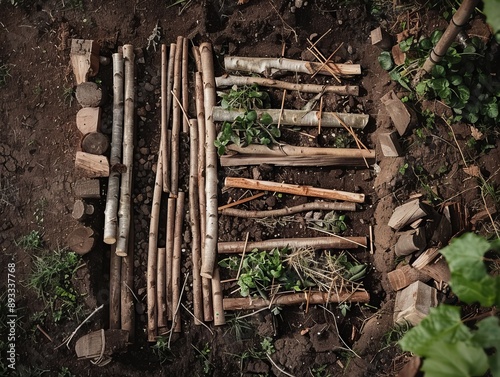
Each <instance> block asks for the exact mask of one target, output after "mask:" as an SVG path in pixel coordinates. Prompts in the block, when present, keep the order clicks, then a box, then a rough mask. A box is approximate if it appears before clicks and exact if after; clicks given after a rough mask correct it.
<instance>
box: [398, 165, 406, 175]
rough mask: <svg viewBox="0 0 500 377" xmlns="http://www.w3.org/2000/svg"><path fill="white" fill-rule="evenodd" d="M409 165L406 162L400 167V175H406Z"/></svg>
mask: <svg viewBox="0 0 500 377" xmlns="http://www.w3.org/2000/svg"><path fill="white" fill-rule="evenodd" d="M408 166H409V165H408V163H407V162H405V163H404V164H403V165H401V166H400V168H399V169H398V171H399V174H401V175H405V174H406V170H407V169H408Z"/></svg>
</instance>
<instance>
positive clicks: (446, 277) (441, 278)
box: [420, 258, 451, 283]
mask: <svg viewBox="0 0 500 377" xmlns="http://www.w3.org/2000/svg"><path fill="white" fill-rule="evenodd" d="M420 271H422V272H423V273H424V274H426V275H429V276H430V277H431V278H433V279H434V280H435V281H437V282H438V283H442V282H444V283H448V282H449V281H450V279H451V272H450V267H449V266H448V263H446V260H445V259H444V258H438V260H437V261H435V262H433V263H430V264H428V265H426V266H424V267H422V268H421V269H420Z"/></svg>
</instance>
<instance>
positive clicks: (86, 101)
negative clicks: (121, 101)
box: [75, 82, 104, 107]
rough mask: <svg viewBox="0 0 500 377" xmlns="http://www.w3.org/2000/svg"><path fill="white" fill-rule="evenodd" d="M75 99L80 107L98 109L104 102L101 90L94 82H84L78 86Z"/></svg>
mask: <svg viewBox="0 0 500 377" xmlns="http://www.w3.org/2000/svg"><path fill="white" fill-rule="evenodd" d="M75 97H76V100H77V101H78V103H79V104H80V106H82V107H99V106H101V105H102V104H103V102H104V96H103V93H102V88H101V87H99V85H97V84H96V83H95V82H84V83H81V84H80V85H78V86H77V87H76V90H75Z"/></svg>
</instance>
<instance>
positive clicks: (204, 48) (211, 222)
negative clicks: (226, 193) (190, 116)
mask: <svg viewBox="0 0 500 377" xmlns="http://www.w3.org/2000/svg"><path fill="white" fill-rule="evenodd" d="M200 54H201V63H202V68H203V71H202V78H203V94H204V98H203V100H204V107H205V132H206V139H205V149H206V170H205V191H206V198H207V199H206V208H207V214H206V234H205V251H204V253H203V255H202V264H201V276H203V277H206V278H209V279H211V278H212V275H213V272H214V268H215V265H216V261H215V260H216V257H217V255H216V254H217V240H218V215H217V151H216V148H215V145H214V142H215V136H216V129H215V123H214V120H213V115H212V111H213V107H214V106H215V102H216V95H215V76H214V62H213V56H212V45H211V44H210V43H202V44H201V46H200Z"/></svg>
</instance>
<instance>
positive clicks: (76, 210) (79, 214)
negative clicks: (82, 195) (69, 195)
mask: <svg viewBox="0 0 500 377" xmlns="http://www.w3.org/2000/svg"><path fill="white" fill-rule="evenodd" d="M93 213H94V206H93V205H92V204H87V203H85V202H84V201H83V200H80V199H78V200H76V201H75V203H74V204H73V212H72V213H71V216H72V217H73V218H74V219H75V220H78V221H82V220H84V219H86V218H87V217H88V216H89V215H92V214H93Z"/></svg>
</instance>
